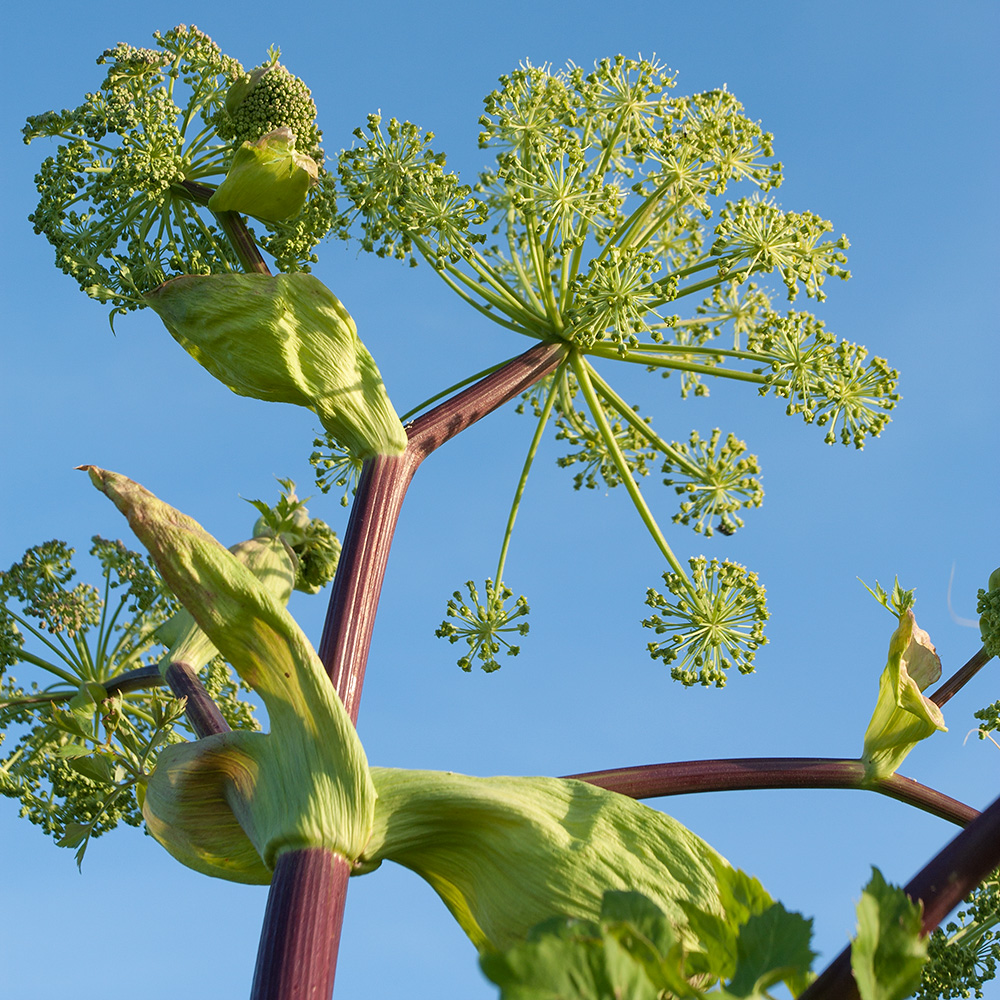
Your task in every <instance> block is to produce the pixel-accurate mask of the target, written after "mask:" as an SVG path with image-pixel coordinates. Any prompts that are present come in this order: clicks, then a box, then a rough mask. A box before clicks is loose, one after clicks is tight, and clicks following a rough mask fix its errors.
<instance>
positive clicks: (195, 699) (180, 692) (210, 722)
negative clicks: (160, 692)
mask: <svg viewBox="0 0 1000 1000" xmlns="http://www.w3.org/2000/svg"><path fill="white" fill-rule="evenodd" d="M164 676H165V678H166V681H167V683H168V684H169V685H170V690H171V691H173V693H174V697H175V698H187V705H186V706H185V708H184V714H185V715H186V716H187V720H188V722H189V723H190V724H191V728H192V729H193V730H194V731H195V734H196V735H197V737H198V739H204V737H206V736H214V735H216V734H217V733H228V732H230V725H229V723H228V722H226V720H225V719H224V718H223V717H222V713H221V712H220V711H219V706H218V705H216V704H215V702H214V701H213V700H212V696H211V695H210V694H209V693H208V692H207V691H206V690H205V687H204V685H203V684H202V683H201V680H200V679H199V678H198V675H197V674H196V673H195V672H194V671H193V670H192V669H191V667H190V666H189V665H188V664H187V663H181V662H180V660H175V661H174V662H173V663H171V664H170V666H169V667H167V672H166V674H165V675H164Z"/></svg>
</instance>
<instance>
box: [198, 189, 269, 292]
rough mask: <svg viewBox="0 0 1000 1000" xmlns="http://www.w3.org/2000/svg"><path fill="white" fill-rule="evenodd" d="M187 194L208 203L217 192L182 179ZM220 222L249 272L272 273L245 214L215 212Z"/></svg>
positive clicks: (199, 202)
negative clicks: (246, 220)
mask: <svg viewBox="0 0 1000 1000" xmlns="http://www.w3.org/2000/svg"><path fill="white" fill-rule="evenodd" d="M180 187H182V188H183V189H184V191H185V193H186V195H187V196H188V197H189V198H190V199H191V201H193V202H194V203H195V204H197V205H208V199H209V198H211V197H212V195H213V194H214V193H215V188H213V187H210V186H209V185H208V184H199V183H198V182H197V181H181V183H180ZM212 214H213V215H214V216H215V218H216V220H217V221H218V223H219V228H220V229H221V230H222V231H223V232H224V233H225V234H226V237H227V239H228V240H229V242H230V244H231V245H232V248H233V251H234V253H235V254H236V256H237V257H238V258H239V261H240V263H241V264H242V265H243V267H244V268H245V269H246V272H247V273H248V274H270V273H271V271H270V269H269V268H268V266H267V264H266V263H265V262H264V258H263V257H262V256H261V254H260V250H259V249H258V248H257V243H256V241H255V240H254V238H253V237H252V236H251V235H250V230H248V229H247V226H246V223H245V222H244V221H243V216H242V215H240V214H239V212H213V213H212Z"/></svg>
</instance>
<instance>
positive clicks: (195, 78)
mask: <svg viewBox="0 0 1000 1000" xmlns="http://www.w3.org/2000/svg"><path fill="white" fill-rule="evenodd" d="M154 38H155V40H156V44H157V48H156V49H136V48H133V47H132V46H130V45H125V44H120V45H117V46H115V47H114V48H113V49H108V50H107V51H106V52H105V53H104V55H103V56H101V57H100V59H98V62H99V63H101V64H104V65H106V66H107V67H108V70H107V75H106V77H105V79H104V82H103V83H102V84H101V86H100V88H99V89H98V90H97V91H95V92H94V93H91V94H88V95H87V96H86V99H85V101H84V103H83V104H81V105H80V106H79V107H77V108H75V109H73V110H66V111H62V112H54V111H49V112H46V113H45V114H41V115H34V116H32V117H30V118H29V119H28V123H27V125H26V126H25V128H24V139H25V142H31V141H32V140H33V139H37V138H43V137H44V138H50V139H58V140H60V143H59V146H58V148H57V150H56V152H55V154H54V155H52V156H49V157H48V158H46V159H45V161H44V162H43V163H42V166H41V169H40V172H39V173H38V175H37V176H36V178H35V184H36V187H37V188H38V193H39V196H40V197H39V202H38V207H37V208H36V209H35V211H34V212H33V213H32V215H31V216H30V221H31V222H32V223H33V224H34V227H35V232H37V233H40V234H44V236H45V237H46V238H47V239H48V241H49V242H50V243H51V244H52V246H53V248H54V249H55V259H56V266H57V267H59V268H60V270H62V271H64V272H65V273H67V274H69V275H71V276H72V277H73V278H74V279H75V280H76V281H77V282H78V283H79V285H80V287H81V288H82V289H83V290H84V291H85V292H86V293H87V294H88V295H90V296H91V297H93V298H96V299H98V300H99V301H101V302H107V303H109V304H111V306H112V307H113V310H112V316H114V314H115V313H120V312H127V311H129V310H132V309H138V308H142V306H143V305H144V304H145V302H144V300H143V295H144V293H145V292H148V291H149V290H150V289H152V288H154V287H156V286H157V285H159V284H160V283H161V282H163V281H165V280H166V279H167V278H168V277H171V276H175V275H179V274H214V273H224V272H229V271H234V270H239V259H238V257H237V255H236V253H235V251H234V250H233V248H232V247H231V246H230V244H229V243H228V241H227V240H226V239H225V237H224V236H223V232H222V229H221V228H220V226H219V224H218V221H217V220H216V219H215V218H214V217H213V215H212V214H211V213H210V212H207V211H206V210H205V209H204V208H203V205H204V203H205V202H207V200H208V196H209V195H210V194H211V193H212V190H213V187H212V186H211V185H214V184H217V183H218V181H219V180H221V179H222V177H223V175H225V173H226V171H227V170H228V168H229V163H230V160H231V158H232V155H233V152H234V144H235V146H238V145H239V142H240V141H241V139H240V138H239V137H240V136H241V135H243V134H249V132H252V131H253V130H254V123H258V124H259V123H260V122H261V121H262V120H263V117H262V116H265V112H266V117H267V121H268V122H271V123H273V125H272V127H274V128H277V127H280V126H283V125H287V126H289V127H295V128H298V129H299V130H301V131H302V134H303V135H305V136H307V141H308V143H309V144H310V150H313V151H314V152H316V153H317V154H318V152H319V151H318V149H317V148H316V144H317V143H318V142H319V139H320V133H319V131H318V130H317V129H316V128H315V124H314V123H313V124H312V126H311V127H309V128H307V127H306V125H305V122H304V116H305V115H306V114H307V107H306V105H308V107H309V108H311V114H312V116H313V118H314V117H315V107H314V106H313V105H312V103H311V98H309V97H308V90H305V97H303V96H302V90H303V88H304V84H302V83H301V81H297V80H296V79H295V78H294V77H291V75H290V74H289V73H288V72H287V70H285V69H284V68H283V67H281V66H279V65H278V64H276V63H274V64H273V65H272V66H271V67H270V71H269V72H268V73H267V74H266V75H265V77H264V79H262V80H260V81H258V86H257V88H256V89H255V90H254V92H253V93H251V94H250V95H248V96H247V98H246V101H245V102H244V103H245V104H248V105H249V108H248V110H247V112H246V113H245V114H244V115H242V116H237V117H238V120H239V123H240V124H239V129H237V126H236V125H235V124H233V125H231V127H230V128H228V129H226V130H225V131H226V134H225V135H223V134H222V132H220V131H219V130H218V124H219V122H221V121H227V122H229V121H230V119H229V118H227V117H226V114H227V113H226V110H225V104H226V100H227V94H228V93H229V91H230V85H231V84H232V83H234V82H238V81H240V80H242V79H243V78H244V76H245V74H244V72H243V67H242V66H241V65H240V64H239V63H238V62H237V61H236V60H235V59H232V58H231V57H229V56H226V55H224V54H223V53H222V51H221V50H220V48H219V47H218V45H216V44H215V43H214V42H213V41H212V40H211V39H210V38H209V37H208V36H207V35H206V34H204V32H201V31H199V30H198V29H197V28H195V27H193V26H191V27H188V26H186V25H179V26H178V27H176V28H174V29H172V30H171V31H168V32H165V33H164V34H160V33H159V32H157V33H156V34H155V35H154ZM283 115H287V116H288V118H289V120H288V121H285V120H282V116H283ZM266 131H269V129H267V130H266ZM261 134H263V133H261ZM254 138H259V136H254ZM332 205H333V195H332V192H331V190H330V187H329V178H327V177H325V176H322V177H321V179H320V184H319V186H318V187H317V188H316V189H314V192H313V194H312V196H311V197H310V202H309V204H308V205H307V207H306V210H305V211H304V212H303V213H302V214H301V215H299V216H297V217H296V218H295V219H292V220H290V221H288V222H284V223H273V224H268V226H267V235H266V236H264V237H262V243H263V244H264V246H265V247H266V249H268V251H269V252H270V253H271V254H272V255H273V256H274V258H275V261H276V263H277V264H278V266H279V267H280V268H281V269H283V270H286V271H287V270H302V269H304V270H308V266H309V263H310V262H311V261H313V260H314V259H315V258H314V256H313V254H312V249H313V247H314V246H315V244H316V243H318V242H319V240H320V239H321V238H322V237H323V236H324V235H325V233H326V232H327V230H328V229H329V228H330V225H331V218H332V216H333V214H335V212H334V210H333V208H332Z"/></svg>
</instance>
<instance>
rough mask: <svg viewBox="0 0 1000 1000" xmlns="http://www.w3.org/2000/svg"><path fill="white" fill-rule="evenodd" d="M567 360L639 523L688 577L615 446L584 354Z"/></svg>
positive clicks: (615, 442) (665, 554)
mask: <svg viewBox="0 0 1000 1000" xmlns="http://www.w3.org/2000/svg"><path fill="white" fill-rule="evenodd" d="M569 362H570V364H571V365H572V366H573V373H574V375H576V381H577V383H578V384H579V386H580V389H581V391H582V392H583V395H584V398H585V399H586V400H587V405H588V407H590V412H591V416H592V417H593V418H594V421H595V423H596V424H597V426H598V428H599V429H600V432H601V436H602V437H603V438H604V443H605V444H606V445H607V448H608V451H609V452H610V453H611V458H612V460H613V461H614V463H615V468H616V469H617V470H618V475H619V476H620V477H621V480H622V482H623V483H624V484H625V489H626V490H628V494H629V496H630V497H631V499H632V504H633V505H634V507H635V509H636V510H637V511H638V512H639V517H641V518H642V523H643V524H645V525H646V530H647V531H648V532H649V534H650V536H651V537H652V539H653V541H654V542H655V543H656V547H657V548H658V549H659V550H660V552H662V553H663V557H664V558H665V559H666V560H667V562H668V563H669V564H670V567H671V569H673V571H674V572H675V573H677V574H678V575H679V576H680V578H681V579H682V580H687V579H688V575H687V573H685V572H684V567H683V566H681V564H680V561H679V560H678V559H677V557H676V556H675V555H674V553H673V551H672V550H671V548H670V546H669V545H668V544H667V540H666V539H665V538H664V537H663V532H662V531H660V526H659V525H658V524H657V523H656V518H655V517H653V513H652V511H651V510H650V509H649V507H648V506H647V505H646V501H645V499H644V498H643V496H642V493H641V492H640V491H639V485H638V483H636V481H635V479H634V478H633V477H632V471H631V469H629V467H628V463H627V462H626V461H625V456H624V455H623V454H622V450H621V448H620V447H619V446H618V442H617V441H616V440H615V436H614V433H613V432H612V430H611V427H610V425H609V424H608V419H607V417H606V416H605V415H604V410H603V408H602V407H601V402H600V400H599V399H598V398H597V393H596V392H595V391H594V386H593V384H592V383H591V381H590V365H589V364H588V363H587V360H586V358H584V357H583V356H582V355H581V354H579V352H577V351H573V352H572V353H571V354H570V356H569Z"/></svg>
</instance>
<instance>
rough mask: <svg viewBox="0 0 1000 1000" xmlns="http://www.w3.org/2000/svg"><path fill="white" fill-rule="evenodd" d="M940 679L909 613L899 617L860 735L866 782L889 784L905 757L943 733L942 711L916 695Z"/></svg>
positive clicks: (924, 635) (929, 648) (930, 651)
mask: <svg viewBox="0 0 1000 1000" xmlns="http://www.w3.org/2000/svg"><path fill="white" fill-rule="evenodd" d="M940 676H941V659H940V657H939V656H938V655H937V651H936V650H935V649H934V645H933V643H932V642H931V639H930V636H929V635H928V634H927V633H926V632H925V631H924V630H923V629H922V628H920V627H919V626H918V625H917V621H916V619H915V618H914V617H913V612H912V611H909V610H907V611H906V612H905V613H904V614H901V615H900V616H899V627H898V628H897V629H896V631H895V632H893V634H892V638H891V639H890V640H889V658H888V662H887V663H886V667H885V670H883V671H882V676H881V678H880V679H879V685H878V701H877V702H876V704H875V711H874V713H873V714H872V718H871V722H869V723H868V729H867V731H866V732H865V745H864V751H863V752H862V760H863V761H864V763H865V780H866V781H878V780H880V779H882V778H888V777H889V776H890V775H891V774H893V773H895V771H896V769H897V768H898V767H899V765H900V764H902V763H903V760H904V759H905V758H906V755H907V754H908V753H909V752H910V751H911V750H912V749H913V748H914V747H915V746H916V745H917V744H918V743H919V742H920V741H921V740H922V739H926V738H927V737H928V736H930V735H931V734H932V733H934V732H937V731H938V730H942V731H947V728H948V727H947V726H946V725H945V724H944V716H943V715H942V714H941V709H940V708H939V707H938V706H937V705H935V704H934V702H933V701H931V700H930V698H927V697H925V696H924V695H923V694H921V691H923V690H924V689H925V688H926V687H928V686H929V685H930V684H933V683H934V682H935V681H936V680H937V679H938V678H939V677H940Z"/></svg>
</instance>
